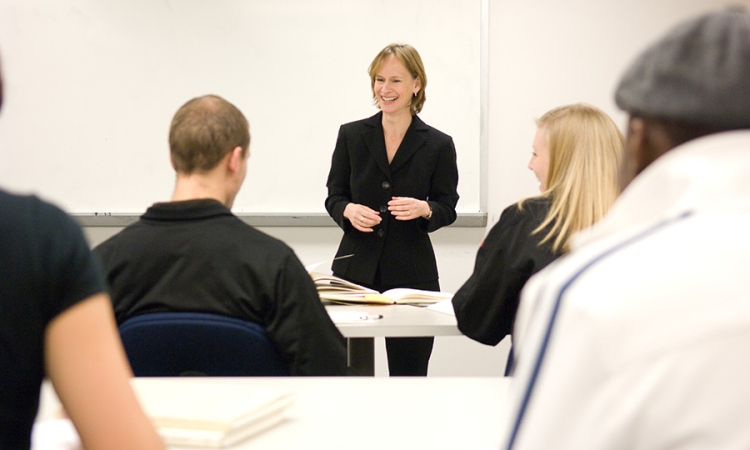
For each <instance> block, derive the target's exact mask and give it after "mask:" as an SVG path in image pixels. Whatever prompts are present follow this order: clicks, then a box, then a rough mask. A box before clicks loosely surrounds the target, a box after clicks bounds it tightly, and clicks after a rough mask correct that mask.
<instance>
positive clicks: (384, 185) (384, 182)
mask: <svg viewBox="0 0 750 450" xmlns="http://www.w3.org/2000/svg"><path fill="white" fill-rule="evenodd" d="M381 186H383V189H390V187H391V183H389V182H387V181H383V184H382V185H381Z"/></svg>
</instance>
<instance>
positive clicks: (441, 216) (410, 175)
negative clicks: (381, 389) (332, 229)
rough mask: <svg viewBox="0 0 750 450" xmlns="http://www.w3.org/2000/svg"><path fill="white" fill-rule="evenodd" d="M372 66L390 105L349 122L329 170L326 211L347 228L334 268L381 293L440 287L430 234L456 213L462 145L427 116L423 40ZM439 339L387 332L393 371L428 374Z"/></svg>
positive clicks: (393, 48)
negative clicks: (459, 148)
mask: <svg viewBox="0 0 750 450" xmlns="http://www.w3.org/2000/svg"><path fill="white" fill-rule="evenodd" d="M368 71H369V73H370V84H371V88H372V96H373V99H374V103H375V106H377V107H378V109H380V112H379V113H377V114H375V115H374V116H372V117H370V118H368V119H363V120H359V121H357V122H352V123H348V124H345V125H342V126H341V128H340V129H339V135H338V139H337V141H336V148H335V149H334V151H333V158H332V162H331V171H330V173H329V174H328V183H327V186H328V198H327V199H326V209H327V210H328V213H329V214H330V215H331V217H332V218H333V220H335V221H336V223H337V224H338V225H339V226H340V227H341V228H342V229H343V230H344V236H343V237H342V239H341V244H340V245H339V249H338V252H337V253H336V259H335V260H334V262H333V266H332V270H333V273H334V275H336V276H338V277H341V278H344V279H346V280H349V281H353V282H355V283H358V284H361V285H363V286H367V287H370V288H373V289H376V290H378V291H380V292H383V291H386V290H388V289H392V288H396V287H410V288H416V289H424V290H432V291H439V290H440V284H439V283H438V271H437V263H436V261H435V253H434V251H433V250H432V243H431V242H430V238H429V236H428V235H427V233H429V232H432V231H435V230H437V229H438V228H441V227H443V226H446V225H450V224H451V223H453V222H454V221H455V220H456V203H457V202H458V192H457V191H456V187H457V185H458V168H457V167H456V149H455V147H454V145H453V140H452V139H451V137H450V136H448V135H446V134H444V133H442V132H440V131H438V130H436V129H434V128H432V127H430V126H428V125H426V124H425V123H424V122H422V120H421V119H420V118H419V117H418V116H417V114H418V113H419V112H420V111H421V110H422V106H423V105H424V102H425V98H426V97H425V87H426V86H427V76H426V74H425V70H424V66H423V64H422V59H421V58H420V56H419V53H417V51H416V50H415V49H414V47H412V46H410V45H402V44H391V45H389V46H387V47H385V48H384V49H383V50H381V51H380V53H378V55H377V56H376V57H375V59H373V61H372V63H371V64H370V67H369V69H368ZM433 341H434V338H432V337H428V338H386V340H385V344H386V350H387V353H388V369H389V372H390V374H391V375H392V376H396V375H427V365H428V362H429V359H430V354H431V353H432V345H433Z"/></svg>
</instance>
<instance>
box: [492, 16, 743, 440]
mask: <svg viewBox="0 0 750 450" xmlns="http://www.w3.org/2000/svg"><path fill="white" fill-rule="evenodd" d="M616 101H617V104H618V106H619V107H620V108H622V109H623V110H625V111H627V112H628V113H629V115H630V117H629V120H628V132H627V143H626V150H625V155H624V163H623V166H622V171H621V184H622V187H623V191H622V194H621V195H620V198H619V199H618V200H617V202H616V203H615V205H614V206H613V207H612V208H611V210H610V213H609V214H608V215H607V216H606V217H605V218H604V219H602V220H601V221H600V222H599V223H598V224H597V225H595V226H594V227H592V228H590V229H589V230H586V231H584V232H583V233H581V234H579V235H578V236H577V237H576V239H575V241H574V243H573V245H572V251H571V252H570V254H568V255H567V256H566V257H564V258H562V259H560V260H558V262H557V263H556V264H553V265H552V266H550V267H548V269H546V270H544V271H542V272H540V273H539V274H538V275H537V276H536V277H534V278H532V279H531V281H530V282H529V283H528V284H527V287H526V290H525V291H524V292H523V296H522V299H521V304H520V308H519V313H518V317H517V319H516V330H515V336H516V337H517V342H514V348H515V349H516V350H518V363H517V366H516V370H515V376H516V379H515V380H514V385H513V386H514V389H513V392H512V394H511V404H510V407H511V411H510V414H509V416H508V417H509V420H508V422H507V423H506V424H505V425H506V428H505V435H504V436H505V441H504V446H503V447H502V448H504V449H513V450H520V449H524V450H526V449H555V450H567V449H575V450H581V449H639V450H651V449H654V450H655V449H691V450H702V449H706V450H708V449H711V450H714V449H750V425H748V420H750V356H748V355H750V15H749V14H748V13H747V12H745V11H743V10H739V9H729V10H724V11H720V12H714V13H710V14H706V15H703V16H700V17H698V18H696V19H693V20H691V21H688V22H685V23H683V24H681V25H679V26H678V27H677V28H675V29H673V30H672V31H671V32H670V33H669V34H668V35H666V36H665V37H664V38H663V39H661V40H660V41H658V42H657V43H656V44H654V45H653V46H652V47H650V48H649V49H647V50H646V51H645V52H644V53H643V54H642V55H641V56H640V57H639V58H638V59H637V60H636V61H635V62H634V63H633V64H632V66H631V67H630V69H629V70H628V71H627V72H626V73H625V75H624V76H623V78H622V80H621V81H620V84H619V87H618V88H617V92H616Z"/></svg>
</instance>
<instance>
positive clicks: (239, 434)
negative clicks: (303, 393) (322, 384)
mask: <svg viewBox="0 0 750 450" xmlns="http://www.w3.org/2000/svg"><path fill="white" fill-rule="evenodd" d="M131 384H132V386H133V389H134V390H135V392H136V395H137V396H138V399H139V400H140V402H141V405H142V406H143V409H144V411H145V412H146V415H148V416H149V418H150V419H151V421H152V422H153V424H154V426H155V427H156V429H157V431H158V433H159V435H160V436H161V437H162V439H163V440H164V443H165V444H167V445H178V446H182V445H184V446H195V447H202V448H206V447H210V448H220V447H226V446H230V445H233V444H235V443H237V442H240V441H242V440H244V439H247V438H249V437H251V436H253V435H255V434H258V433H260V432H262V431H264V430H266V429H268V428H270V427H272V426H274V425H276V424H277V423H279V422H281V420H282V419H283V418H284V416H283V412H284V410H285V409H286V408H287V407H288V406H289V405H291V403H292V396H291V392H290V391H289V390H288V389H282V388H274V387H268V386H253V385H251V384H247V385H245V384H241V385H238V384H235V383H222V382H220V381H212V380H206V379H190V378H186V379H184V380H182V379H180V380H175V379H167V378H134V379H132V380H131Z"/></svg>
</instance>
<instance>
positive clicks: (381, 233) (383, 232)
mask: <svg viewBox="0 0 750 450" xmlns="http://www.w3.org/2000/svg"><path fill="white" fill-rule="evenodd" d="M383 236H385V230H378V237H381V238H382V237H383Z"/></svg>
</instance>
